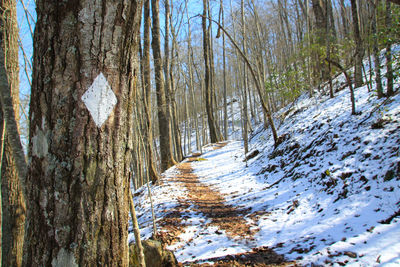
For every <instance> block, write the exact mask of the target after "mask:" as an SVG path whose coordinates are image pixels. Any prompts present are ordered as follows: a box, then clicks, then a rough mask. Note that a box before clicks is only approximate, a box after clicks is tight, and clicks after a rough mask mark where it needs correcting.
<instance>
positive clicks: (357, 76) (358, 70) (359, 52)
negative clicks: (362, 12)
mask: <svg viewBox="0 0 400 267" xmlns="http://www.w3.org/2000/svg"><path fill="white" fill-rule="evenodd" d="M350 3H351V16H352V17H353V33H354V41H355V43H356V56H355V65H354V80H355V84H354V85H355V88H357V87H361V86H362V84H363V78H362V65H363V63H362V60H363V57H364V48H363V44H362V40H361V35H360V26H359V23H358V12H357V0H350Z"/></svg>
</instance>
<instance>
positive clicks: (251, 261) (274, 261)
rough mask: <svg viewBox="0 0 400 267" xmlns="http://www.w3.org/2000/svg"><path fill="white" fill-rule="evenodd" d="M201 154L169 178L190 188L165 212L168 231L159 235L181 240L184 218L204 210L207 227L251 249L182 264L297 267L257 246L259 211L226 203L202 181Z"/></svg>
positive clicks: (219, 145)
mask: <svg viewBox="0 0 400 267" xmlns="http://www.w3.org/2000/svg"><path fill="white" fill-rule="evenodd" d="M226 144H227V143H217V144H212V146H213V147H214V149H220V148H222V147H224V146H225V145H226ZM200 156H201V155H200V154H199V155H195V156H193V157H190V158H189V159H188V160H186V161H184V162H181V163H180V164H178V165H177V166H176V168H177V169H178V171H179V172H178V174H176V175H175V177H171V178H168V181H169V182H176V183H178V185H179V186H182V187H184V188H185V189H186V190H187V198H179V199H178V202H179V205H178V206H176V208H175V209H174V210H173V211H170V210H169V211H166V212H168V214H167V215H166V216H165V217H164V218H163V219H161V220H160V221H159V225H160V226H161V229H162V230H166V231H160V232H159V236H158V237H159V238H160V239H161V240H162V241H163V243H165V244H169V245H171V244H173V243H175V242H178V241H180V239H179V235H180V234H181V233H183V232H184V231H185V228H186V227H188V226H189V225H188V224H186V222H185V219H188V218H191V216H192V215H193V213H196V214H197V213H201V214H202V215H203V216H204V217H205V219H204V220H201V221H202V222H203V223H204V225H202V227H203V228H204V229H207V228H208V226H215V227H217V228H218V230H216V231H215V233H216V234H220V235H222V234H223V232H225V234H226V236H227V237H229V238H231V239H232V240H236V241H237V242H240V243H245V244H246V245H247V246H249V248H250V247H251V248H252V249H251V250H250V251H249V252H246V253H240V254H236V255H227V256H224V257H220V258H212V259H208V260H207V261H208V262H214V264H212V265H210V264H207V263H202V261H197V262H187V263H184V264H183V265H181V264H180V265H179V266H189V265H190V266H288V265H290V266H297V265H296V264H294V263H293V262H285V260H284V257H283V256H282V255H279V254H277V253H275V252H274V251H273V250H272V249H270V248H268V247H259V248H255V242H252V241H253V240H254V235H255V234H256V233H257V232H258V231H259V228H258V227H257V220H258V214H256V213H255V214H249V213H250V212H251V211H250V209H240V208H238V207H234V206H231V205H227V204H226V201H225V197H224V195H223V194H221V192H219V191H218V190H216V189H214V188H212V187H211V186H209V185H207V184H205V183H202V182H201V181H200V179H199V177H198V176H197V175H196V174H195V173H194V171H193V168H192V162H194V161H198V160H202V159H201V158H200ZM246 215H250V216H247V217H249V218H251V219H252V220H253V222H251V221H252V220H249V221H250V222H249V221H246V220H245V219H244V217H245V216H246ZM206 219H208V220H207V222H208V223H206ZM210 221H211V222H210ZM200 234H201V233H200ZM189 242H191V240H189ZM252 244H253V246H252Z"/></svg>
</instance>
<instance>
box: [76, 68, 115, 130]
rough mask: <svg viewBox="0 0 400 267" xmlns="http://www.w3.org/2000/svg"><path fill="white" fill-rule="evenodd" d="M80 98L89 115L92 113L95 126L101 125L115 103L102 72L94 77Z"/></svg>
mask: <svg viewBox="0 0 400 267" xmlns="http://www.w3.org/2000/svg"><path fill="white" fill-rule="evenodd" d="M81 99H82V101H83V102H84V103H85V105H86V108H87V109H88V110H89V112H90V115H92V118H93V120H94V122H95V123H96V125H97V127H101V126H102V125H103V123H104V122H105V121H106V120H107V119H108V117H109V116H110V114H111V112H112V111H113V109H114V106H115V105H116V104H117V97H116V96H115V94H114V92H113V91H112V89H111V87H110V85H109V84H108V82H107V79H106V77H104V75H103V73H100V74H99V76H97V77H96V79H94V81H93V83H92V85H91V86H90V87H89V89H88V90H87V91H86V92H85V93H84V94H83V96H82V98H81Z"/></svg>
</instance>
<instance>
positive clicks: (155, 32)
mask: <svg viewBox="0 0 400 267" xmlns="http://www.w3.org/2000/svg"><path fill="white" fill-rule="evenodd" d="M151 10H152V18H153V27H152V36H153V39H152V42H151V46H152V48H153V58H154V76H155V82H156V94H157V109H158V110H157V114H158V129H159V135H160V154H161V171H165V170H167V169H168V168H170V167H172V166H173V165H175V164H176V162H175V160H174V158H173V153H172V144H171V142H172V138H171V123H170V120H169V118H170V116H169V115H168V111H169V107H168V106H167V102H166V92H165V85H164V76H163V73H162V72H163V62H162V58H161V45H160V18H159V15H160V7H159V0H151Z"/></svg>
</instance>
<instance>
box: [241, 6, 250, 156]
mask: <svg viewBox="0 0 400 267" xmlns="http://www.w3.org/2000/svg"><path fill="white" fill-rule="evenodd" d="M240 10H241V18H242V36H243V54H244V55H245V56H246V50H247V47H246V26H245V19H244V0H241V1H240ZM243 85H244V86H243V87H244V88H243V89H242V90H243V111H242V113H243V133H242V135H243V142H244V154H245V155H247V153H248V152H249V138H248V127H247V123H248V120H249V118H248V113H247V68H246V63H245V62H243ZM245 158H246V157H245Z"/></svg>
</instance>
